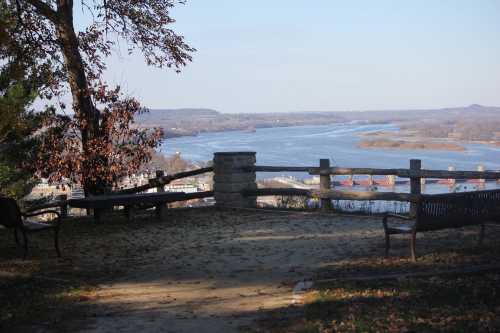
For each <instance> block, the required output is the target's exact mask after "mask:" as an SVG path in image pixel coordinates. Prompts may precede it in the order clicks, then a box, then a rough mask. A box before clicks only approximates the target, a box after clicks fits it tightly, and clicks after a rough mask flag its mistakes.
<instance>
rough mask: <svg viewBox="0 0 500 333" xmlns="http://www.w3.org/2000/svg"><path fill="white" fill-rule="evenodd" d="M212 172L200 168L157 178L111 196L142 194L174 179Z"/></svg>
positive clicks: (212, 169) (211, 169) (208, 168)
mask: <svg viewBox="0 0 500 333" xmlns="http://www.w3.org/2000/svg"><path fill="white" fill-rule="evenodd" d="M213 171H214V168H213V167H207V168H200V169H196V170H190V171H183V172H179V173H176V174H173V175H167V176H160V177H157V178H153V179H150V180H149V182H148V184H144V185H141V186H137V187H133V188H127V189H124V190H119V191H115V192H113V194H134V193H139V192H144V191H147V190H149V189H152V188H155V187H160V186H165V185H167V184H169V183H170V182H172V181H174V180H176V179H182V178H188V177H192V176H197V175H201V174H203V173H207V172H213Z"/></svg>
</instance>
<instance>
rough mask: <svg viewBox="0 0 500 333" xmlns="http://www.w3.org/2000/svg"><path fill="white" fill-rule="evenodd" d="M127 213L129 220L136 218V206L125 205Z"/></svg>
mask: <svg viewBox="0 0 500 333" xmlns="http://www.w3.org/2000/svg"><path fill="white" fill-rule="evenodd" d="M125 215H126V216H127V220H128V221H132V220H133V219H134V207H133V206H125Z"/></svg>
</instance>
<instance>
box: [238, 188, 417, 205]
mask: <svg viewBox="0 0 500 333" xmlns="http://www.w3.org/2000/svg"><path fill="white" fill-rule="evenodd" d="M242 193H243V194H244V195H246V196H288V195H290V196H305V197H309V198H317V199H326V200H356V201H358V200H359V201H371V200H386V201H404V202H413V203H417V202H418V201H419V200H420V198H421V196H420V195H418V194H411V193H397V192H372V191H338V190H329V191H320V190H306V189H298V188H260V189H256V190H243V191H242Z"/></svg>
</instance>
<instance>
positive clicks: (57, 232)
mask: <svg viewBox="0 0 500 333" xmlns="http://www.w3.org/2000/svg"><path fill="white" fill-rule="evenodd" d="M54 246H55V248H56V252H57V256H58V257H59V258H61V250H60V249H59V228H55V229H54Z"/></svg>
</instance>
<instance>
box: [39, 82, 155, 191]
mask: <svg viewBox="0 0 500 333" xmlns="http://www.w3.org/2000/svg"><path fill="white" fill-rule="evenodd" d="M94 96H95V99H96V100H97V101H99V102H100V103H101V105H102V109H101V121H100V122H99V133H100V136H99V137H98V138H93V139H92V140H91V141H90V142H89V148H88V150H87V153H86V154H82V139H81V135H80V133H79V131H78V129H79V128H80V126H81V121H80V120H79V119H77V118H72V117H68V116H65V115H57V114H53V116H52V117H50V118H48V119H47V121H46V122H45V124H44V125H45V128H46V132H45V133H44V135H43V137H42V143H41V149H40V153H39V154H38V156H37V157H38V158H37V160H36V163H35V167H36V169H37V170H39V171H38V172H39V174H40V176H42V177H46V178H48V179H49V180H50V181H54V182H55V181H59V180H61V179H62V178H67V179H70V180H71V181H72V182H73V183H83V182H85V181H91V182H92V183H97V184H102V185H103V186H109V185H112V184H113V183H116V182H117V181H118V180H119V179H120V178H122V177H125V176H127V175H129V174H130V173H132V172H134V171H136V170H138V169H139V168H140V167H141V165H142V164H143V163H145V162H147V161H148V160H149V159H150V157H151V154H152V150H153V149H154V148H156V147H157V146H158V144H159V139H160V138H161V132H160V131H159V130H156V131H145V130H140V129H138V128H137V127H133V124H134V120H133V119H134V116H135V115H136V114H140V113H141V112H144V109H143V108H141V106H140V105H139V103H138V102H137V101H136V100H134V99H133V98H128V97H125V98H123V97H122V95H121V93H120V89H119V88H115V89H114V90H108V89H107V88H106V87H105V86H102V87H101V91H99V92H98V93H95V94H94Z"/></svg>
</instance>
